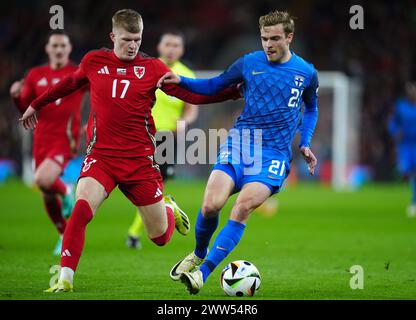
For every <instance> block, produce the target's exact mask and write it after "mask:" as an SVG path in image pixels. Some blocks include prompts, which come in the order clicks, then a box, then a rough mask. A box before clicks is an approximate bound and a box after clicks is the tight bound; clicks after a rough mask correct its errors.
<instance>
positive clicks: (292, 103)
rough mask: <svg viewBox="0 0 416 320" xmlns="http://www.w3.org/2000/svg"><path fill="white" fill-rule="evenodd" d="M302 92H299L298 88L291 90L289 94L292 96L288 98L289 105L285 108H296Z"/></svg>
mask: <svg viewBox="0 0 416 320" xmlns="http://www.w3.org/2000/svg"><path fill="white" fill-rule="evenodd" d="M302 91H303V90H302ZM302 91H299V89H298V88H292V90H291V91H290V93H291V94H292V96H291V97H290V99H289V103H288V104H287V106H288V107H289V108H296V107H297V106H298V103H299V96H301V95H302Z"/></svg>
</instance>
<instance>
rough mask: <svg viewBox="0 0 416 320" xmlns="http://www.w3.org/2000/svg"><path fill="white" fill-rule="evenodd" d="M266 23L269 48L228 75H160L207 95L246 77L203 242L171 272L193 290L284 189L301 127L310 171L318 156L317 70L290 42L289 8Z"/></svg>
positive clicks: (210, 185) (206, 205) (213, 183)
mask: <svg viewBox="0 0 416 320" xmlns="http://www.w3.org/2000/svg"><path fill="white" fill-rule="evenodd" d="M259 27H260V35H261V42H262V46H263V51H256V52H253V53H249V54H246V55H245V56H243V57H242V58H240V59H238V60H237V61H236V62H234V63H233V64H232V65H231V66H230V67H229V68H228V69H227V70H226V71H225V72H224V73H222V74H221V75H219V76H217V77H214V78H211V79H190V78H186V77H182V76H181V77H179V76H177V75H175V74H173V73H167V74H166V75H164V76H163V77H162V78H161V79H160V80H159V83H158V85H162V84H163V83H174V84H178V85H180V86H181V87H183V88H186V89H188V90H190V91H192V92H195V93H199V94H205V95H210V94H213V93H215V92H218V91H220V90H221V89H223V88H226V87H228V86H230V85H233V84H237V83H240V82H243V83H244V84H243V91H244V100H245V106H244V109H243V111H242V113H241V115H240V116H239V117H238V119H237V121H236V123H235V125H234V128H233V129H232V130H230V133H229V135H228V137H227V141H226V142H225V144H223V145H222V146H221V147H220V151H219V155H218V159H217V162H216V164H215V165H214V167H213V170H212V172H211V174H210V177H209V179H208V182H207V186H206V189H205V194H204V199H203V203H202V207H201V209H200V210H199V213H198V217H197V221H196V225H195V234H196V235H195V238H196V246H195V250H194V251H192V252H191V253H190V254H189V255H188V256H186V257H185V258H184V259H182V260H180V261H179V262H178V263H177V264H176V265H175V266H174V267H173V268H172V270H171V272H170V277H171V278H172V279H173V280H181V281H182V283H184V284H185V285H186V287H187V289H188V290H189V292H190V293H191V294H196V293H198V292H199V290H200V289H201V288H202V286H203V284H204V283H205V281H206V280H207V278H208V276H209V275H210V273H211V272H212V271H213V270H214V269H215V267H216V266H217V265H218V264H219V263H220V262H221V261H222V260H223V259H224V258H225V257H226V256H227V255H228V254H229V253H230V252H231V251H232V250H233V249H234V248H235V246H236V245H237V244H238V242H239V241H240V239H241V237H242V235H243V233H244V229H245V227H246V223H247V220H248V217H249V215H250V213H251V212H252V211H253V210H254V209H256V208H257V207H258V206H260V205H261V204H262V203H263V202H264V201H265V200H266V199H267V198H268V197H270V196H271V195H273V194H275V193H277V192H279V191H280V188H281V187H282V184H283V182H284V180H285V179H286V177H287V176H288V175H289V172H290V163H291V161H292V150H291V145H292V140H293V138H294V136H295V133H296V132H297V131H299V132H300V136H301V139H300V145H299V148H300V151H301V153H302V155H303V157H304V159H305V160H306V162H307V164H308V167H309V172H310V174H313V173H314V170H315V166H316V164H317V160H316V158H315V156H314V154H313V153H312V151H311V149H310V144H311V139H312V135H313V133H314V130H315V126H316V122H317V119H318V105H317V94H318V76H317V72H316V70H315V68H314V66H313V65H312V64H310V63H308V62H306V61H305V60H303V59H302V58H301V57H299V56H297V55H296V54H295V53H294V52H293V51H291V50H290V49H289V45H290V43H291V42H292V39H293V35H294V28H295V27H294V21H293V18H292V17H291V16H290V14H289V13H287V12H282V11H280V12H279V11H273V12H270V13H268V14H267V15H264V16H262V17H260V19H259ZM302 103H304V105H305V108H304V112H303V113H302ZM236 192H239V195H238V197H237V199H236V201H235V203H234V205H233V208H232V210H231V214H230V217H229V220H228V222H227V223H226V225H225V226H224V227H223V228H222V230H221V231H220V232H219V234H218V235H217V237H216V239H215V241H214V244H213V245H212V247H211V249H210V251H209V253H208V246H209V243H210V240H211V237H212V235H213V233H214V232H215V230H216V229H217V226H218V215H219V212H220V210H221V209H222V207H223V206H224V205H225V203H226V201H227V200H228V198H229V197H230V196H231V195H232V194H234V193H236Z"/></svg>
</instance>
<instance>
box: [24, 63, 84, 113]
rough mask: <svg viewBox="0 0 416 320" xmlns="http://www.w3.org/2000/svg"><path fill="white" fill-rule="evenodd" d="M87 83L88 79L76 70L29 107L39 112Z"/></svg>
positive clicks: (80, 71) (79, 70)
mask: <svg viewBox="0 0 416 320" xmlns="http://www.w3.org/2000/svg"><path fill="white" fill-rule="evenodd" d="M87 83H88V78H87V77H86V76H85V74H84V72H83V71H82V70H81V69H80V68H78V69H77V71H75V72H74V73H72V74H70V75H68V76H66V77H65V78H63V79H62V80H61V81H59V82H58V83H57V84H55V85H54V86H52V87H50V88H49V89H48V90H46V91H45V92H44V93H43V94H41V95H40V96H39V97H37V98H36V99H35V100H33V101H32V103H31V107H33V108H34V109H35V110H39V109H41V108H42V107H44V106H46V105H47V104H49V103H52V102H54V101H56V100H58V99H60V98H63V97H66V96H68V95H70V94H71V93H73V92H75V91H77V90H78V89H81V88H82V87H84V85H86V84H87Z"/></svg>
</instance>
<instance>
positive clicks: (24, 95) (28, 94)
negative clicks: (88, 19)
mask: <svg viewBox="0 0 416 320" xmlns="http://www.w3.org/2000/svg"><path fill="white" fill-rule="evenodd" d="M71 50H72V48H71V43H70V40H69V37H68V35H67V34H65V33H64V32H62V31H53V32H51V33H50V34H49V36H48V41H47V44H46V46H45V51H46V53H47V55H48V58H49V63H48V64H45V65H43V66H39V67H34V68H32V69H30V70H29V72H28V73H27V76H26V78H25V79H24V80H22V81H16V82H14V83H13V84H12V86H11V88H10V95H11V97H12V98H13V101H14V102H15V104H16V106H17V107H18V109H19V110H20V111H21V112H22V113H23V112H25V110H26V107H27V106H28V105H29V104H30V103H31V102H32V100H34V99H35V98H36V97H38V96H40V95H41V94H42V93H43V92H45V91H46V90H47V89H49V88H50V87H52V86H53V85H54V84H56V83H57V82H59V81H60V80H61V79H63V78H64V77H65V76H67V75H69V74H71V73H73V72H74V71H75V70H77V68H78V66H77V65H76V64H74V63H73V62H71V61H70V60H69V55H70V53H71ZM83 94H84V90H79V91H77V92H75V93H74V94H71V95H69V96H67V97H65V98H62V99H58V100H56V101H53V102H51V103H50V104H48V105H47V106H45V108H43V109H42V110H41V111H40V112H39V114H38V117H39V123H38V125H37V128H36V130H35V131H34V137H33V160H34V167H35V174H34V178H35V183H36V185H37V186H38V187H39V188H40V190H41V191H42V197H43V201H44V204H45V208H46V212H47V213H48V215H49V217H50V219H51V220H52V222H53V223H54V225H55V227H56V228H57V230H58V232H59V235H60V239H59V241H58V243H57V245H56V247H55V250H54V254H56V255H60V252H61V244H62V235H63V233H64V231H65V227H66V218H68V217H69V215H70V214H71V212H72V208H73V205H74V200H75V198H74V195H73V192H72V188H70V187H69V186H66V185H65V184H64V183H63V182H62V180H61V179H60V176H61V174H62V173H63V171H64V169H65V166H66V164H67V163H68V161H69V160H70V159H71V158H72V157H73V155H74V153H75V152H76V151H77V147H78V140H79V127H80V104H81V100H82V97H83ZM61 200H62V201H61Z"/></svg>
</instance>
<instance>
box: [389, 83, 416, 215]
mask: <svg viewBox="0 0 416 320" xmlns="http://www.w3.org/2000/svg"><path fill="white" fill-rule="evenodd" d="M405 90H406V97H404V98H401V99H399V100H398V101H397V102H396V105H395V108H394V113H393V116H392V117H391V119H390V122H389V131H390V134H391V135H392V137H393V139H394V141H395V143H396V157H397V165H398V169H399V171H400V173H401V174H402V175H403V176H404V177H406V178H408V179H409V182H410V188H411V192H412V198H411V200H410V204H409V206H408V208H407V215H408V216H409V217H411V218H412V217H416V82H408V83H406V85H405Z"/></svg>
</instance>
